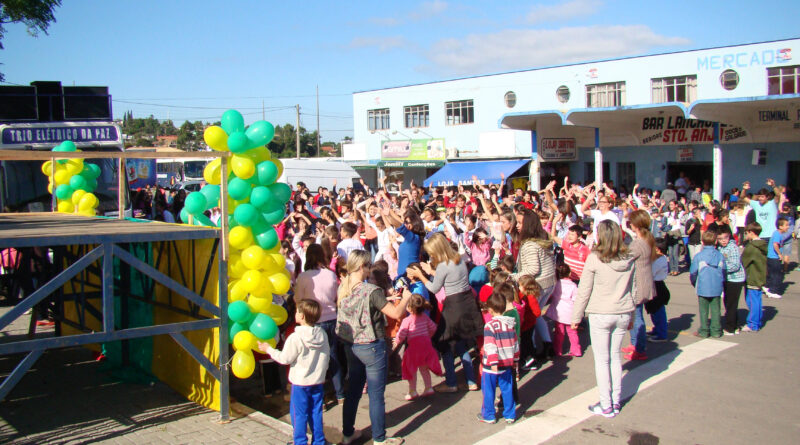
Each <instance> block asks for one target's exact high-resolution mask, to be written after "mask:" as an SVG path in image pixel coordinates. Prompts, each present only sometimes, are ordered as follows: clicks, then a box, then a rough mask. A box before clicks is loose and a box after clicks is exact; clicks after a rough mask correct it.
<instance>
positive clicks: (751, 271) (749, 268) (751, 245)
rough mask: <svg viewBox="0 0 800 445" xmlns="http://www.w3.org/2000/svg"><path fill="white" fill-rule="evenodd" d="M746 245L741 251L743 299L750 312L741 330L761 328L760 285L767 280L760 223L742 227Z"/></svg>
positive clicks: (764, 244)
mask: <svg viewBox="0 0 800 445" xmlns="http://www.w3.org/2000/svg"><path fill="white" fill-rule="evenodd" d="M744 231H745V238H746V239H747V245H746V246H745V248H744V251H742V267H744V272H745V275H746V276H747V279H746V285H747V290H746V291H745V294H744V301H745V302H746V303H747V308H748V309H749V310H750V312H748V313H747V324H745V326H744V327H743V328H742V332H758V330H759V329H761V287H762V286H764V283H766V282H767V243H766V242H765V241H764V240H762V239H761V238H759V235H761V224H759V223H757V222H753V223H750V224H748V225H747V227H745V229H744Z"/></svg>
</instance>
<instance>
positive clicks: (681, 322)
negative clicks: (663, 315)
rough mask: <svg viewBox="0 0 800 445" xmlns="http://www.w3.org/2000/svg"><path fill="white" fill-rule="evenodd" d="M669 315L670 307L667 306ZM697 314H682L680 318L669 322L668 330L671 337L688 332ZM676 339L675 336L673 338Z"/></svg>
mask: <svg viewBox="0 0 800 445" xmlns="http://www.w3.org/2000/svg"><path fill="white" fill-rule="evenodd" d="M667 314H669V306H667ZM694 315H695V314H681V316H680V317H675V318H672V319H670V320H669V321H668V322H667V329H668V330H669V332H670V334H671V335H674V333H677V332H683V331H688V330H689V328H691V327H692V321H693V320H694ZM672 338H674V336H673V337H672Z"/></svg>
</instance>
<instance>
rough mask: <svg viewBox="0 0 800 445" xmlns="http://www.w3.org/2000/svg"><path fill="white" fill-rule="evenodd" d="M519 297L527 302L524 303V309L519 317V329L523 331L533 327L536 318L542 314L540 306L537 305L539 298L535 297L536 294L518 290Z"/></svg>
mask: <svg viewBox="0 0 800 445" xmlns="http://www.w3.org/2000/svg"><path fill="white" fill-rule="evenodd" d="M519 298H520V300H524V301H525V303H527V304H526V305H525V311H524V313H523V315H522V317H521V318H522V329H521V330H522V331H523V332H524V331H527V330H529V329H533V326H534V325H535V324H536V319H537V318H539V317H540V316H541V315H542V308H540V307H539V300H538V299H537V297H536V295H525V294H523V293H522V292H520V293H519Z"/></svg>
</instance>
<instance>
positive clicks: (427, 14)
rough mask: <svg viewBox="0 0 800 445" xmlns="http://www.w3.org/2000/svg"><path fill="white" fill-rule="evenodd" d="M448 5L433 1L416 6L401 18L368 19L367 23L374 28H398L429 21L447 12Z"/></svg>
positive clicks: (438, 0) (437, 0) (436, 0)
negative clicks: (407, 24)
mask: <svg viewBox="0 0 800 445" xmlns="http://www.w3.org/2000/svg"><path fill="white" fill-rule="evenodd" d="M448 7H449V5H448V4H447V2H443V1H440V0H434V1H431V2H423V3H421V4H420V5H419V6H416V7H415V9H414V10H412V11H410V12H409V13H408V14H406V15H405V16H402V17H370V18H368V19H367V23H368V24H370V25H375V26H399V25H402V24H404V23H406V22H418V21H421V20H427V19H431V18H433V17H434V16H437V15H439V14H441V13H443V12H445V11H446V10H447V8H448Z"/></svg>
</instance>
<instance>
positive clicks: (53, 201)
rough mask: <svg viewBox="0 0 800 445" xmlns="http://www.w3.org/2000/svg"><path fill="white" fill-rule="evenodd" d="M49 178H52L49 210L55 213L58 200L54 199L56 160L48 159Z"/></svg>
mask: <svg viewBox="0 0 800 445" xmlns="http://www.w3.org/2000/svg"><path fill="white" fill-rule="evenodd" d="M50 177H51V178H52V182H53V185H52V186H51V188H52V189H53V197H52V199H50V210H51V211H52V212H55V211H56V210H58V200H57V198H56V158H50Z"/></svg>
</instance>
